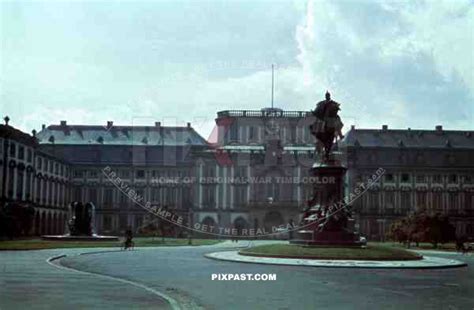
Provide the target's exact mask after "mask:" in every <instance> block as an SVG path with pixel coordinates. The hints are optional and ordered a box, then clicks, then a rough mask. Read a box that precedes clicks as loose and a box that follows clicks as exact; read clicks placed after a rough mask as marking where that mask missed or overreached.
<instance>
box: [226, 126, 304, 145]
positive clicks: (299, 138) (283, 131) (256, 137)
mask: <svg viewBox="0 0 474 310" xmlns="http://www.w3.org/2000/svg"><path fill="white" fill-rule="evenodd" d="M270 133H273V134H275V133H276V134H278V135H279V136H280V139H281V140H282V141H292V142H296V143H309V142H311V139H310V134H309V129H308V128H307V126H304V127H296V126H292V127H291V128H287V127H280V126H278V125H277V124H275V125H273V126H272V125H269V126H267V127H262V126H256V125H250V126H239V125H238V124H237V123H234V124H232V125H231V126H230V128H229V129H228V131H227V133H225V134H226V140H227V141H239V142H245V141H248V142H261V141H262V140H263V139H264V138H265V136H266V135H267V134H270ZM241 135H242V137H243V139H241V138H240V136H241Z"/></svg>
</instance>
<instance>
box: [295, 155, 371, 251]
mask: <svg viewBox="0 0 474 310" xmlns="http://www.w3.org/2000/svg"><path fill="white" fill-rule="evenodd" d="M346 170H347V168H346V167H344V166H343V165H341V164H340V162H339V161H337V160H335V159H334V157H332V158H330V160H328V161H326V162H324V163H323V164H319V165H318V164H315V165H314V166H313V167H312V168H311V176H312V178H311V183H312V185H313V196H312V199H311V200H310V201H308V208H307V209H306V210H305V212H304V213H303V216H302V221H301V223H300V225H299V227H300V230H298V231H297V232H296V233H295V234H294V239H292V240H290V242H291V243H293V244H302V245H308V246H363V245H365V243H366V242H365V239H364V238H361V237H360V235H359V234H358V233H357V232H355V230H354V220H353V219H352V218H351V214H350V209H349V208H350V206H347V205H345V203H344V175H345V173H346Z"/></svg>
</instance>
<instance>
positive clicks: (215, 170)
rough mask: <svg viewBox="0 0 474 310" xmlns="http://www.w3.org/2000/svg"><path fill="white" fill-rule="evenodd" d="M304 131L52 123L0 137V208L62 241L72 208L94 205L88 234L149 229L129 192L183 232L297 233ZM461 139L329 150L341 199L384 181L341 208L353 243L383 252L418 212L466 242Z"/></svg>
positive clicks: (257, 121)
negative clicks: (397, 227)
mask: <svg viewBox="0 0 474 310" xmlns="http://www.w3.org/2000/svg"><path fill="white" fill-rule="evenodd" d="M312 122H313V119H312V116H311V113H308V112H305V111H283V110H280V109H275V108H266V109H262V110H231V111H220V112H218V113H217V118H216V127H215V132H216V135H215V141H211V142H208V141H205V139H203V138H202V137H201V136H200V135H199V134H198V133H197V132H196V131H195V130H194V129H193V128H192V127H191V124H189V123H188V125H187V126H183V127H169V126H162V125H161V123H159V122H157V123H155V125H154V126H117V125H114V124H113V123H112V122H108V123H107V124H104V126H78V125H68V124H67V122H66V121H61V122H60V124H59V125H50V126H47V127H46V126H43V128H42V130H41V131H40V132H39V133H38V134H36V133H35V134H34V136H30V135H27V134H25V133H22V132H20V131H18V130H16V129H13V128H12V127H10V126H2V127H0V132H1V133H2V134H1V135H0V139H2V140H1V142H2V143H1V145H2V148H1V149H0V154H2V157H1V158H2V169H3V174H2V180H0V184H1V185H2V189H4V193H5V194H4V195H2V197H4V200H6V201H20V202H22V203H31V204H34V205H35V208H36V209H35V210H36V211H37V216H36V217H35V223H37V224H35V227H34V228H33V232H34V233H36V234H45V233H52V232H62V231H63V228H64V223H65V220H66V218H65V216H66V213H67V206H68V204H69V203H70V202H72V201H82V202H89V201H90V202H93V203H94V205H95V206H96V211H97V216H96V223H95V227H96V230H97V232H98V233H101V234H119V233H121V232H122V231H123V230H125V229H126V228H127V227H129V226H130V227H132V228H133V229H134V230H138V229H139V228H140V227H143V225H144V224H145V222H146V221H147V220H148V219H149V218H150V217H149V216H148V213H147V211H145V210H144V208H142V207H141V206H140V205H139V204H137V203H136V201H134V200H133V199H130V196H129V195H127V193H126V192H125V190H124V189H125V188H133V189H134V192H135V193H136V194H137V195H138V196H139V197H141V198H142V199H141V201H142V202H143V203H145V202H149V203H151V204H152V205H156V206H164V207H166V208H168V209H170V210H172V211H173V213H175V214H178V215H181V216H183V217H184V218H185V219H186V218H191V220H192V221H193V223H198V222H199V223H202V224H205V225H208V226H217V227H225V228H236V229H241V228H254V229H258V228H260V229H264V231H265V232H267V233H271V232H273V231H274V230H275V228H277V227H278V226H282V225H286V224H288V223H290V222H293V223H298V222H299V220H300V216H301V213H302V212H303V210H304V209H305V208H306V206H307V201H308V200H309V199H310V198H311V195H312V185H311V182H310V179H309V171H310V168H311V167H312V165H313V164H314V162H315V160H316V159H315V157H314V138H313V137H312V136H311V134H310V132H309V125H310V124H311V123H312ZM9 132H13V133H14V134H12V133H9ZM473 134H474V132H472V131H447V130H443V129H442V127H440V126H438V127H437V128H436V129H435V130H411V129H407V130H392V129H388V127H387V126H383V127H382V129H377V130H375V129H356V128H355V127H351V129H350V130H349V131H348V132H347V133H346V137H345V138H344V140H342V141H339V143H338V146H339V151H341V152H342V154H343V161H344V163H345V164H346V165H347V167H348V172H347V174H346V181H345V188H346V193H349V192H351V191H352V190H353V189H354V188H355V187H356V186H357V185H358V184H360V183H361V182H364V180H366V179H367V178H368V177H369V176H370V175H372V174H373V173H374V172H375V171H377V170H378V169H379V168H383V169H384V174H383V176H382V178H381V179H379V180H378V181H377V182H376V183H375V184H374V185H373V186H371V187H370V188H369V190H368V191H367V192H366V193H365V194H364V195H362V196H361V197H360V198H359V199H357V200H356V201H355V202H354V203H353V210H354V215H355V217H356V222H357V224H358V226H359V230H360V232H361V234H362V235H365V236H367V237H368V239H369V240H384V238H385V235H386V233H387V231H388V229H389V226H390V224H391V223H392V222H393V221H394V220H396V219H398V218H400V217H403V216H405V215H407V214H408V213H409V212H411V211H414V210H416V209H419V208H427V209H430V210H432V211H434V212H441V213H443V214H447V215H449V217H450V219H451V221H452V222H453V223H455V224H456V229H457V233H458V234H466V235H471V236H472V235H473V234H474V231H473V225H474V211H473V210H474V181H473V180H474V138H473V137H472V135H473ZM11 145H15V146H14V148H15V151H12V147H11ZM5 163H7V164H6V165H5ZM104 169H108V171H113V172H114V173H115V175H117V176H118V177H119V178H120V180H121V185H120V186H117V184H114V183H113V182H111V180H109V179H108V178H107V175H106V174H104V173H103V172H104ZM60 226H61V227H62V228H60ZM50 227H51V228H50Z"/></svg>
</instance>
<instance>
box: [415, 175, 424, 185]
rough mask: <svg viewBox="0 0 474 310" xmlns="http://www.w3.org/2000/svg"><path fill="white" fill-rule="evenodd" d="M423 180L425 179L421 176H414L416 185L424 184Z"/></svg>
mask: <svg viewBox="0 0 474 310" xmlns="http://www.w3.org/2000/svg"><path fill="white" fill-rule="evenodd" d="M425 180H426V178H425V176H424V175H423V174H418V175H417V176H416V182H417V183H425Z"/></svg>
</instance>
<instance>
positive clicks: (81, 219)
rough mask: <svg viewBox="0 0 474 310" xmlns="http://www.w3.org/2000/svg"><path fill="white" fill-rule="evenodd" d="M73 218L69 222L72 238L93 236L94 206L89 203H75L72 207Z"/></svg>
mask: <svg viewBox="0 0 474 310" xmlns="http://www.w3.org/2000/svg"><path fill="white" fill-rule="evenodd" d="M70 208H71V214H72V218H71V219H70V220H69V222H68V227H69V234H70V235H71V236H92V213H93V210H94V206H93V205H92V204H91V203H90V202H88V203H86V204H85V205H83V204H82V203H81V202H77V201H76V202H73V203H71V205H70Z"/></svg>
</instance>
